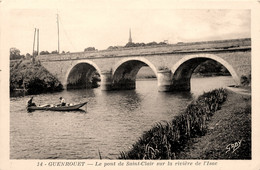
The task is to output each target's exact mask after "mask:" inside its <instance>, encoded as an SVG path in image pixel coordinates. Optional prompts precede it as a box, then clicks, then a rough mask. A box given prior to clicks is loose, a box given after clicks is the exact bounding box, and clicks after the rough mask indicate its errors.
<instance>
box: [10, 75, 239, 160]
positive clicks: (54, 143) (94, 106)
mask: <svg viewBox="0 0 260 170" xmlns="http://www.w3.org/2000/svg"><path fill="white" fill-rule="evenodd" d="M232 84H234V82H233V80H232V78H231V77H208V78H192V79H191V92H178V93H176V92H174V93H173V92H171V93H165V92H158V91H157V81H156V80H144V81H137V82H136V89H135V90H128V91H101V90H100V88H97V89H88V90H86V89H84V90H71V91H66V90H65V91H62V92H59V93H51V94H41V95H34V102H36V104H45V103H58V102H59V97H60V96H62V97H64V98H65V99H66V102H75V103H77V102H83V101H88V104H87V107H83V108H82V109H84V110H86V112H84V111H72V112H52V111H34V112H31V113H28V112H27V111H26V108H25V106H26V102H27V100H28V99H29V98H30V96H26V97H12V98H11V101H10V158H11V159H99V156H100V155H101V157H102V158H103V159H116V158H117V157H118V156H119V153H120V151H127V150H129V148H131V146H132V145H133V144H134V143H135V142H136V141H137V140H138V139H139V137H140V136H141V135H142V134H143V132H144V131H147V130H149V129H150V128H151V127H152V126H153V125H154V124H155V123H156V122H160V121H163V120H166V121H169V120H171V119H172V118H173V117H174V116H175V115H178V114H179V113H180V112H182V111H183V110H184V109H185V108H186V106H187V105H188V104H189V103H190V102H191V101H192V100H193V99H194V98H196V96H198V95H199V94H201V93H203V91H209V90H211V89H214V88H218V87H225V86H227V85H232ZM99 153H100V155H99Z"/></svg>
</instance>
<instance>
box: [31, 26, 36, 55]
mask: <svg viewBox="0 0 260 170" xmlns="http://www.w3.org/2000/svg"><path fill="white" fill-rule="evenodd" d="M35 34H36V28H34V36H33V51H32V56H34V46H35Z"/></svg>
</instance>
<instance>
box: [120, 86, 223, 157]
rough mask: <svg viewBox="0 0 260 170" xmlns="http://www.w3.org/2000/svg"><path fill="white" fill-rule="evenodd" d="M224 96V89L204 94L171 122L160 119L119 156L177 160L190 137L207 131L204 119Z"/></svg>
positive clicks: (218, 106) (211, 113)
mask: <svg viewBox="0 0 260 170" xmlns="http://www.w3.org/2000/svg"><path fill="white" fill-rule="evenodd" d="M226 97H227V93H226V92H225V90H224V89H218V90H213V91H211V92H208V93H204V94H203V95H202V96H200V97H199V98H198V99H197V100H196V101H194V102H192V103H191V104H190V105H189V106H188V107H187V109H186V111H185V112H184V113H181V114H180V115H178V116H176V117H175V118H174V119H173V120H172V121H171V122H159V123H157V124H156V125H155V126H154V127H153V128H152V129H150V130H149V131H147V132H146V133H144V134H143V136H142V137H141V138H140V139H139V140H138V141H137V142H136V143H135V144H134V145H133V148H132V149H131V150H130V151H128V152H120V157H119V159H176V155H177V154H178V153H179V152H180V151H181V150H183V148H184V147H185V144H186V143H187V141H188V140H189V139H190V138H192V137H196V136H201V135H204V134H205V133H206V131H207V126H206V121H207V120H209V119H210V117H211V116H212V115H213V114H214V112H215V111H217V110H218V109H220V104H222V103H223V102H224V101H225V100H226Z"/></svg>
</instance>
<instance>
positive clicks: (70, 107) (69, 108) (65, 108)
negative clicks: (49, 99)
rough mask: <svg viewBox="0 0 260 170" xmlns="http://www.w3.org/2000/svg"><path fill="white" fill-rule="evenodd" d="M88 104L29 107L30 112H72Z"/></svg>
mask: <svg viewBox="0 0 260 170" xmlns="http://www.w3.org/2000/svg"><path fill="white" fill-rule="evenodd" d="M87 103H88V102H84V103H79V104H73V105H66V106H52V105H42V106H29V107H27V110H28V111H34V110H51V111H72V110H78V109H79V108H81V107H82V106H84V105H85V104H87Z"/></svg>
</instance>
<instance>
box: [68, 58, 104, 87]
mask: <svg viewBox="0 0 260 170" xmlns="http://www.w3.org/2000/svg"><path fill="white" fill-rule="evenodd" d="M96 72H97V73H98V74H99V75H101V70H100V69H99V67H98V66H97V64H95V63H94V62H93V61H90V60H81V61H76V62H73V64H72V65H71V66H70V67H69V69H68V71H67V73H66V77H65V83H64V85H65V87H66V88H67V89H71V88H88V87H89V84H88V83H89V81H90V78H92V77H93V75H94V74H95V73H96Z"/></svg>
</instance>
